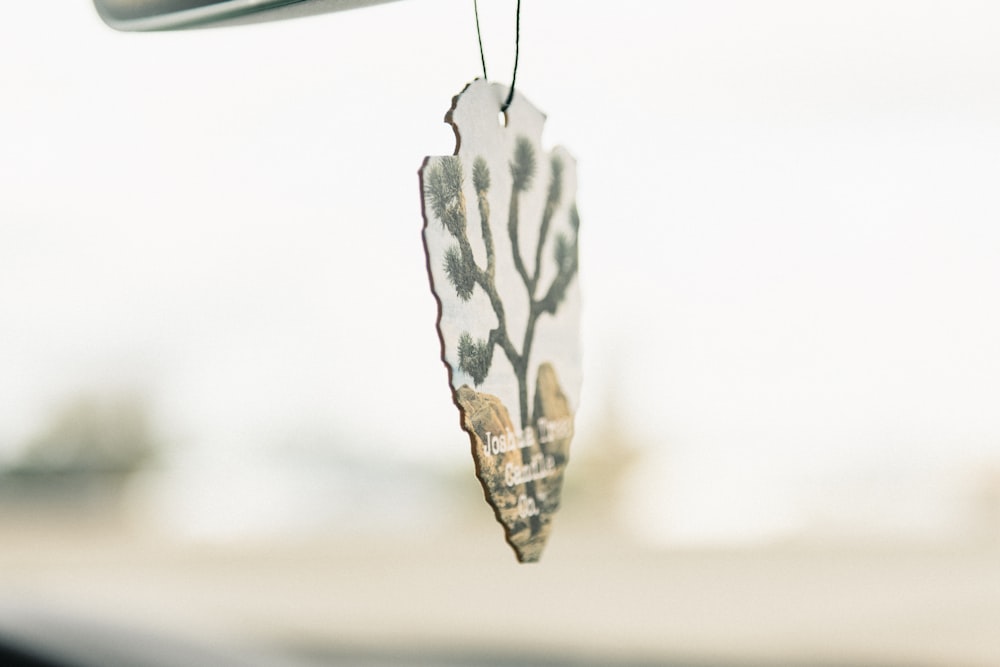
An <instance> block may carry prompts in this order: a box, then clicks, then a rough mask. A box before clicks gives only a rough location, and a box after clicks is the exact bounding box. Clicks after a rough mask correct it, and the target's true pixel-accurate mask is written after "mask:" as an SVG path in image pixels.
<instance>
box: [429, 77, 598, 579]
mask: <svg viewBox="0 0 1000 667" xmlns="http://www.w3.org/2000/svg"><path fill="white" fill-rule="evenodd" d="M508 90H509V89H508V88H507V87H506V86H502V85H499V84H490V83H487V82H486V81H483V80H482V79H477V80H476V81H474V82H473V83H471V84H469V85H468V86H467V87H466V89H465V90H464V91H462V92H461V93H460V94H459V95H458V96H457V97H455V99H454V101H453V106H452V109H451V111H449V113H448V115H447V116H446V120H447V121H448V122H449V123H451V124H452V125H453V126H454V128H455V133H456V135H457V137H458V148H457V151H456V154H455V155H454V156H446V157H429V158H427V159H426V160H425V162H424V166H423V168H422V169H421V170H420V177H421V183H422V186H423V194H424V246H425V248H426V251H427V259H428V267H429V271H430V278H431V287H432V289H433V291H434V294H435V295H436V296H437V299H438V303H439V304H440V315H439V318H438V332H439V334H440V336H441V342H442V345H443V350H444V361H445V364H446V365H447V366H448V368H449V371H450V373H449V374H450V378H451V388H452V392H453V397H454V399H455V403H456V405H458V407H459V410H460V412H461V414H462V425H463V428H464V429H465V430H466V431H467V432H468V433H469V435H470V438H471V441H472V452H473V458H474V460H475V464H476V474H477V476H478V477H479V480H480V482H481V483H482V485H483V490H484V493H485V495H486V500H487V501H488V502H489V503H490V505H492V506H493V509H494V511H495V513H496V517H497V520H498V521H499V522H500V523H501V524H502V525H503V528H504V533H505V536H506V539H507V542H508V543H510V545H511V546H512V547H513V548H514V551H515V552H516V553H517V557H518V560H520V561H521V562H534V561H537V560H538V559H539V557H540V556H541V552H542V549H543V548H544V546H545V542H546V539H547V538H548V535H549V530H550V527H551V522H552V515H553V513H554V512H555V511H556V510H557V509H558V508H559V499H560V491H561V489H562V482H563V472H564V470H565V468H566V463H567V461H568V459H569V446H570V441H571V440H572V437H573V430H574V414H575V412H576V406H577V403H578V399H579V394H580V384H581V361H580V332H579V330H580V295H579V287H578V280H577V264H578V262H577V238H578V231H579V216H578V214H577V210H576V201H575V199H576V162H575V160H574V159H573V157H572V156H571V155H570V154H569V153H568V152H566V151H565V150H564V149H562V148H559V147H557V148H555V149H553V150H552V151H551V152H546V151H544V150H543V148H542V144H541V139H542V127H543V125H544V123H545V115H544V114H542V113H541V112H540V111H538V110H537V109H535V108H534V107H533V106H532V105H531V103H529V102H528V101H527V100H525V99H524V97H522V96H521V95H520V94H518V93H516V92H515V95H514V97H513V100H512V102H511V105H510V107H509V108H508V109H507V112H506V123H504V122H503V120H504V118H503V116H502V115H500V113H499V112H500V108H501V104H502V102H503V100H504V99H505V98H506V96H507V93H508Z"/></svg>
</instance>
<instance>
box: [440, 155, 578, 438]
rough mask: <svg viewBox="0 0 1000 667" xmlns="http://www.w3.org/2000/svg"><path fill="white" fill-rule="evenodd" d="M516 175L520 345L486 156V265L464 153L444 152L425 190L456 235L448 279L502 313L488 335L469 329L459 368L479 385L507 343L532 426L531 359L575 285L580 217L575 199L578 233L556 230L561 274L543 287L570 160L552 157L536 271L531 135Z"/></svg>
mask: <svg viewBox="0 0 1000 667" xmlns="http://www.w3.org/2000/svg"><path fill="white" fill-rule="evenodd" d="M509 166H510V174H511V179H512V185H511V194H510V208H509V214H508V218H507V233H508V236H509V237H510V243H511V252H512V253H513V260H514V268H515V269H516V271H517V273H518V275H519V276H520V277H521V280H522V281H523V282H524V286H525V288H526V289H527V293H528V301H529V304H528V305H529V308H528V321H527V325H526V327H525V331H524V336H523V338H522V341H521V346H520V349H518V348H517V347H516V346H515V345H514V342H513V340H512V338H511V336H510V334H509V332H508V331H507V318H506V314H505V311H504V304H503V301H502V300H501V299H500V295H499V293H498V292H497V289H496V282H495V276H496V251H495V248H494V243H493V230H492V227H491V225H490V206H489V198H488V195H489V189H490V185H491V179H490V170H489V166H488V165H487V164H486V161H485V160H484V159H483V158H482V157H477V158H476V159H475V161H474V163H473V167H472V184H473V187H474V188H475V191H476V199H477V205H478V209H479V218H480V222H481V225H482V237H483V245H484V246H485V250H486V266H485V267H482V266H480V265H479V264H478V263H477V262H476V259H475V257H474V256H473V253H472V246H471V244H470V242H469V237H468V234H467V231H466V230H467V211H466V203H465V195H464V193H463V190H462V188H463V184H464V180H463V166H462V162H461V160H460V159H459V158H458V157H449V158H443V159H441V160H438V161H436V162H435V163H434V164H433V165H432V166H431V167H430V168H429V169H428V172H427V175H426V179H425V185H424V188H425V192H426V194H427V197H428V200H429V202H430V207H431V210H432V211H433V212H434V216H435V217H436V218H437V219H438V220H439V221H440V222H441V224H442V226H443V227H444V228H445V229H446V230H447V231H448V233H449V234H450V235H451V236H452V237H453V238H454V239H455V243H454V244H453V245H452V246H450V247H449V248H448V250H447V251H446V252H445V256H444V270H445V275H446V276H447V277H448V282H450V283H451V286H452V287H453V288H454V289H455V293H456V294H457V295H458V297H459V298H460V299H461V300H462V301H468V300H469V299H470V298H471V297H472V294H473V293H474V292H475V288H476V286H477V285H478V286H479V288H480V289H482V290H483V292H484V293H485V294H486V296H487V297H488V298H489V301H490V305H491V306H492V308H493V312H494V314H495V315H496V318H497V326H496V327H495V328H494V329H492V330H490V332H489V336H488V337H487V338H485V339H479V340H474V339H473V338H472V336H471V335H470V334H469V333H468V332H464V333H463V334H462V335H461V337H460V338H459V343H458V362H459V369H460V370H462V371H463V372H465V373H467V374H468V375H469V376H470V377H471V378H472V381H473V383H475V385H476V386H477V387H478V386H479V385H481V384H482V383H483V381H484V380H485V379H486V376H487V375H488V374H489V370H490V365H491V364H492V362H493V350H494V348H495V347H497V346H498V347H500V349H501V350H503V353H504V356H506V357H507V360H508V361H509V362H510V364H511V366H512V367H513V369H514V374H515V375H516V376H517V382H518V390H519V399H520V400H519V403H520V405H519V407H520V411H521V427H522V428H523V427H525V426H527V425H528V419H529V411H528V360H529V358H530V355H531V346H532V343H533V342H534V338H535V326H536V324H537V322H538V319H539V318H540V317H541V316H542V315H543V314H545V313H548V314H550V315H552V314H555V312H556V310H557V309H558V307H559V305H560V304H561V303H562V302H563V301H564V300H565V298H566V294H567V292H568V290H569V286H570V284H571V283H572V281H573V277H574V276H575V275H576V272H577V232H578V230H579V227H580V218H579V214H578V213H577V210H576V204H573V205H572V206H571V207H570V211H569V219H570V228H571V230H572V233H571V234H569V235H567V234H565V233H559V234H556V236H555V239H554V241H553V243H552V249H551V252H552V259H553V260H554V262H555V267H556V275H555V277H554V278H552V281H551V283H549V285H548V287H547V289H544V290H540V289H539V284H538V283H539V277H540V275H541V270H542V261H543V257H544V254H545V248H546V242H547V240H548V236H549V229H550V226H551V223H552V217H553V215H554V214H555V211H556V209H557V208H558V207H559V203H560V200H561V198H562V188H563V170H564V165H563V163H562V161H561V160H560V159H559V158H558V157H553V158H552V159H551V160H550V161H549V170H550V178H549V183H548V192H547V197H546V201H545V208H544V211H543V213H542V219H541V221H540V225H539V232H538V243H537V246H536V247H535V249H534V253H533V257H532V258H531V259H533V260H534V261H533V263H532V267H531V270H529V268H528V266H527V265H526V264H525V263H524V258H523V256H522V254H521V247H520V233H519V231H520V222H521V220H520V206H519V204H520V196H521V194H522V193H524V192H528V191H529V190H530V189H531V187H532V184H533V181H534V179H535V172H536V169H537V163H536V156H535V149H534V146H533V145H532V144H531V141H529V140H528V139H527V138H526V137H518V139H517V141H516V143H515V147H514V155H513V156H512V160H511V161H510V163H509Z"/></svg>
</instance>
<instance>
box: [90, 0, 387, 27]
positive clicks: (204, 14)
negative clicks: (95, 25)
mask: <svg viewBox="0 0 1000 667" xmlns="http://www.w3.org/2000/svg"><path fill="white" fill-rule="evenodd" d="M390 1H391V0H94V5H95V6H96V7H97V13H98V14H100V15H101V18H102V19H104V22H105V23H107V24H108V25H109V26H111V27H112V28H115V29H116V30H130V31H137V30H138V31H141V30H179V29H184V28H203V27H207V26H218V25H233V24H237V23H257V22H260V21H270V20H275V19H285V18H292V17H295V16H307V15H310V14H321V13H324V12H336V11H341V10H344V9H354V8H356V7H365V6H368V5H377V4H381V3H383V2H390Z"/></svg>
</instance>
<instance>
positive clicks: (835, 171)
mask: <svg viewBox="0 0 1000 667" xmlns="http://www.w3.org/2000/svg"><path fill="white" fill-rule="evenodd" d="M479 5H480V6H479V18H480V24H481V27H482V41H483V48H484V52H485V61H486V65H487V67H488V71H489V74H490V79H491V80H493V81H495V82H498V83H501V84H503V85H509V83H510V80H511V76H512V73H513V69H514V34H515V5H516V3H515V2H492V3H486V2H481V3H479ZM53 10H55V11H53ZM0 12H2V15H3V17H4V19H5V20H3V21H0V56H2V58H0V63H2V64H0V71H2V73H3V76H2V80H3V93H2V94H0V97H2V100H3V102H2V104H0V119H2V125H0V137H2V141H0V645H3V642H4V638H8V639H9V640H10V645H11V646H12V647H15V648H16V647H25V646H28V645H30V646H32V647H37V646H43V645H48V644H50V643H53V642H55V643H59V642H61V645H60V646H59V647H56V649H54V650H56V653H58V654H59V655H60V656H66V655H68V656H70V657H74V656H75V657H80V656H86V655H91V658H90V659H91V660H92V661H93V660H94V658H93V655H97V654H96V653H94V651H100V650H104V649H107V648H108V647H112V646H119V645H120V646H123V647H124V646H127V647H134V648H135V650H136V651H139V652H140V653H142V652H143V651H145V652H146V653H148V654H149V655H184V653H183V650H182V649H180V648H176V647H177V646H178V645H184V646H188V645H189V644H190V645H193V646H198V647H200V648H199V650H202V649H204V650H212V651H219V652H221V653H223V654H225V655H227V656H229V655H236V654H239V655H244V656H245V655H252V656H258V657H260V656H265V657H266V658H267V659H272V660H275V661H286V662H287V663H291V662H295V661H297V662H300V663H303V664H329V665H348V664H349V665H383V664H397V665H418V664H419V665H430V664H443V665H508V664H510V665H654V664H655V665H705V666H708V665H717V666H719V667H730V666H733V667H735V666H739V665H803V666H811V665H844V666H845V667H846V666H858V667H860V666H866V667H867V666H871V665H887V666H888V665H893V666H899V667H903V666H914V667H916V666H920V667H953V666H955V665H963V666H966V665H968V666H973V667H995V665H996V660H997V644H996V641H997V640H996V636H997V632H996V630H997V628H1000V410H997V409H996V406H997V405H998V399H1000V345H997V341H998V340H1000V310H998V308H997V307H996V297H997V294H998V288H1000V261H997V260H998V259H1000V226H998V225H997V223H996V221H997V220H998V219H1000V199H998V198H997V197H996V195H995V192H996V183H997V182H998V178H1000V161H998V158H997V156H998V155H1000V129H998V126H997V120H996V119H997V118H998V117H1000V88H998V87H997V86H996V85H995V83H996V82H997V81H1000V40H998V39H996V35H997V29H998V27H1000V6H993V5H987V4H982V3H945V2H929V3H918V4H914V3H912V2H903V1H901V0H900V1H892V0H887V1H885V2H878V3H855V2H847V3H842V2H838V3H832V2H827V3H792V2H756V3H733V2H722V1H708V2H706V1H705V0H697V1H694V0H692V1H690V2H688V1H683V2H674V3H648V2H647V3H640V2H625V3H578V2H577V3H574V2H568V1H561V2H557V1H555V0H549V1H548V2H545V3H524V6H523V7H522V8H521V16H520V40H521V41H520V55H519V62H518V70H517V79H516V88H517V90H518V91H519V92H520V93H521V94H523V95H524V96H525V97H526V98H527V99H530V100H531V102H532V103H533V104H535V105H536V106H537V107H538V108H539V109H541V110H542V111H543V112H544V113H545V114H547V122H546V125H545V132H544V136H543V139H542V141H543V143H544V145H545V146H546V148H552V147H554V146H557V145H561V146H565V147H566V149H567V150H568V151H569V152H570V153H572V155H573V156H575V158H576V160H577V163H578V168H577V169H578V175H579V176H578V183H579V189H578V199H577V201H578V204H579V213H580V218H581V220H582V222H581V223H580V241H579V248H580V249H579V275H578V277H577V279H578V280H579V286H580V290H581V294H582V304H583V307H582V313H583V322H582V349H583V354H584V368H583V376H584V383H583V389H582V391H581V396H580V404H579V411H578V412H577V415H576V427H575V433H576V435H575V439H574V441H573V445H572V455H571V457H570V463H569V465H568V467H567V469H566V485H565V489H564V492H563V497H562V503H561V509H560V511H559V513H558V514H556V515H555V517H554V519H553V523H552V532H551V537H550V538H549V542H548V546H547V548H546V551H545V553H544V555H543V556H542V559H541V562H540V563H538V564H532V565H519V564H518V563H517V562H516V559H515V557H514V553H513V552H512V550H511V549H510V548H509V547H508V546H507V545H506V544H505V542H504V536H503V530H502V528H501V526H500V525H499V524H498V523H497V521H496V520H495V517H494V513H493V510H492V509H491V508H490V506H489V505H487V504H486V502H484V498H483V489H482V487H481V486H480V484H479V482H478V481H477V479H476V477H475V470H474V463H473V460H472V457H471V456H470V441H469V437H468V436H467V435H466V434H465V433H464V432H463V431H462V430H461V428H460V420H459V412H458V409H457V407H456V405H455V403H454V402H453V400H452V396H451V393H450V387H449V376H448V372H447V370H446V368H445V366H444V364H443V363H442V361H441V343H440V340H439V338H438V333H437V331H436V329H435V325H436V322H437V316H438V303H437V301H436V300H435V296H434V294H433V293H432V292H431V289H430V286H429V284H428V279H427V272H428V266H427V259H426V255H425V250H424V247H423V242H422V237H421V233H422V229H423V225H424V219H423V215H422V190H421V185H420V182H419V180H418V170H419V169H420V168H421V166H422V165H423V163H424V160H425V158H426V157H427V156H443V155H450V154H452V153H454V152H455V149H456V146H455V133H454V131H453V129H452V128H451V127H450V126H449V125H448V124H446V123H445V122H444V116H445V114H446V112H447V111H448V110H449V109H450V108H451V105H452V98H453V97H454V96H455V95H457V94H458V93H459V92H460V91H462V90H463V88H464V87H465V86H466V85H467V84H468V83H469V82H470V81H472V80H473V79H474V78H476V77H478V76H482V69H483V64H482V62H481V59H480V50H479V44H478V40H477V37H476V25H475V19H474V16H473V6H472V3H470V2H418V1H416V0H407V1H404V2H395V3H389V4H381V5H378V6H374V7H368V8H363V9H357V10H352V11H345V12H338V13H331V14H323V15H317V16H310V17H307V18H301V19H295V20H289V21H281V22H273V23H260V24H253V25H246V26H239V27H226V28H218V29H204V30H192V31H187V32H158V33H148V34H132V33H120V32H115V31H113V30H111V29H110V28H108V27H107V26H106V25H104V24H103V23H102V22H101V20H100V19H99V17H98V16H97V14H96V13H95V11H94V8H93V6H92V5H91V4H89V3H88V2H87V1H85V0H74V1H73V2H65V3H58V6H57V7H53V6H52V5H50V4H49V3H40V2H26V1H19V2H12V3H5V6H4V8H3V9H2V10H0ZM500 171H501V172H502V171H503V170H502V169H501V170H500ZM501 176H502V177H504V178H506V177H507V175H505V174H501ZM472 208H473V206H472V203H471V201H470V203H469V209H470V210H471V209H472ZM505 220H506V219H505ZM174 642H179V644H177V643H174ZM85 645H87V646H90V648H84V646H85ZM167 645H169V646H170V647H174V648H158V647H161V646H164V647H166V646H167ZM11 650H14V649H11ZM18 650H20V649H18ZM25 650H27V649H25ZM122 650H125V649H122ZM128 650H132V648H129V649H128ZM192 650H193V649H192ZM178 652H179V653H178ZM130 655H131V654H130ZM0 657H2V656H0ZM12 659H13V658H12ZM122 660H125V659H124V658H122ZM0 661H2V660H0ZM97 662H100V660H97ZM175 662H184V660H183V659H178V661H175ZM198 662H199V661H198V660H189V661H188V664H196V663H198ZM81 664H82V663H81ZM151 664H152V663H151ZM204 664H209V663H208V662H205V663H204ZM220 664H221V663H220Z"/></svg>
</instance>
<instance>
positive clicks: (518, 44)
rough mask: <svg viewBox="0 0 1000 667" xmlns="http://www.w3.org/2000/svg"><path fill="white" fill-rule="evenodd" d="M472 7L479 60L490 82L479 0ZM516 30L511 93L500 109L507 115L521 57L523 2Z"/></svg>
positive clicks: (484, 76) (474, 0) (518, 4)
mask: <svg viewBox="0 0 1000 667" xmlns="http://www.w3.org/2000/svg"><path fill="white" fill-rule="evenodd" d="M472 7H473V9H474V10H475V13H476V37H478V38H479V58H480V59H481V60H482V62H483V79H485V80H486V81H489V79H490V78H489V77H488V76H486V54H485V53H484V52H483V33H482V31H481V30H480V29H479V0H472ZM516 21H517V23H516V28H515V32H514V74H513V75H512V76H511V78H510V92H509V93H507V100H506V101H505V102H504V103H503V106H502V107H500V112H501V113H505V112H506V111H507V109H508V108H509V107H510V103H511V102H513V101H514V84H515V83H516V82H517V61H518V58H519V57H520V55H521V0H517V15H516Z"/></svg>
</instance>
